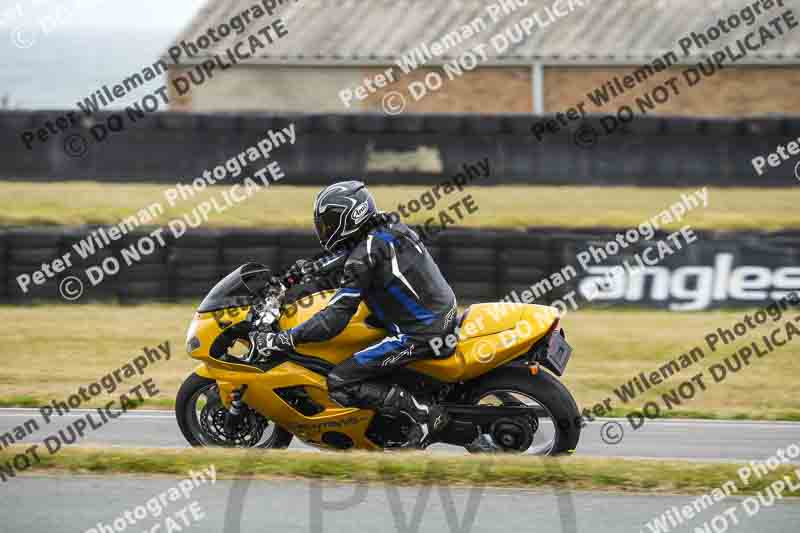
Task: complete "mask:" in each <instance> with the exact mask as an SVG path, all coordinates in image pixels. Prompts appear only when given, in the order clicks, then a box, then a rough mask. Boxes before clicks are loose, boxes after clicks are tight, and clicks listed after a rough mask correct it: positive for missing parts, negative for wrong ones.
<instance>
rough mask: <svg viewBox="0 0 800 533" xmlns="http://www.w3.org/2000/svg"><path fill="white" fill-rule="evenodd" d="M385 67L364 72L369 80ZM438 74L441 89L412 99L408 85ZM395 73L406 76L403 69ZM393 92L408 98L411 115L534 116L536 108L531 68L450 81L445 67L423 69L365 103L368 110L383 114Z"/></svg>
mask: <svg viewBox="0 0 800 533" xmlns="http://www.w3.org/2000/svg"><path fill="white" fill-rule="evenodd" d="M384 70H385V68H374V69H364V70H363V75H364V76H365V77H370V78H372V77H374V76H376V75H377V74H380V73H382V72H384ZM433 71H436V72H438V73H439V75H440V76H441V78H442V80H443V84H442V87H441V89H438V90H436V91H430V90H429V91H428V94H427V95H425V96H424V97H423V98H421V99H420V100H419V101H414V100H413V98H411V97H410V96H409V91H408V89H407V86H408V84H409V83H411V82H413V81H419V82H423V80H424V78H425V76H426V75H427V74H428V73H430V72H433ZM394 72H395V74H396V75H397V74H402V71H401V70H400V69H399V68H395V69H394ZM389 91H399V92H401V93H402V94H403V96H404V97H405V98H406V103H407V107H406V112H409V113H530V112H531V110H532V109H533V103H532V102H533V97H532V95H531V69H530V68H525V67H522V68H517V67H514V68H511V67H509V68H486V69H481V68H477V69H475V70H472V71H467V72H464V73H463V75H461V76H458V77H454V78H453V79H452V80H450V79H449V78H448V76H447V74H445V73H444V71H443V70H442V69H441V68H438V67H430V68H420V69H417V70H415V71H413V72H410V73H409V74H406V75H403V77H402V78H396V81H395V83H393V84H390V85H387V86H386V87H384V88H382V89H378V90H377V91H376V92H375V93H372V94H371V95H370V96H369V97H368V98H367V99H366V100H364V101H363V102H361V108H362V110H364V111H381V99H382V98H383V96H384V94H386V93H387V92H389Z"/></svg>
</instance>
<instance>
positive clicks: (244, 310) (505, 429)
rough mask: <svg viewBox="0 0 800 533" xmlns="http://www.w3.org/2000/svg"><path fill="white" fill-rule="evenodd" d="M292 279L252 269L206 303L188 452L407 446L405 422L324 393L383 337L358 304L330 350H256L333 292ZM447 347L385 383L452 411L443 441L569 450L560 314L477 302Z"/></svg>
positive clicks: (569, 406)
mask: <svg viewBox="0 0 800 533" xmlns="http://www.w3.org/2000/svg"><path fill="white" fill-rule="evenodd" d="M285 279H286V274H285V273H284V274H282V275H278V276H274V275H273V274H272V272H270V270H269V269H268V268H267V267H265V266H263V265H258V264H254V263H248V264H245V265H242V266H240V267H239V268H237V269H236V270H234V271H233V272H231V273H230V274H228V275H227V276H226V277H225V278H223V279H222V280H220V281H219V282H218V283H217V284H216V285H215V286H214V287H213V288H212V289H211V291H210V292H209V293H208V294H207V295H206V297H205V299H204V300H203V301H202V303H201V304H200V307H199V308H198V309H197V312H196V314H195V315H194V319H193V320H192V323H191V325H190V326H189V331H188V333H187V337H186V350H187V352H188V354H189V356H190V357H192V358H194V359H197V360H199V361H200V364H199V365H198V366H197V367H196V368H195V370H194V372H193V373H192V374H191V375H189V377H188V378H187V379H186V380H185V381H184V383H183V385H182V386H181V388H180V390H179V391H178V395H177V399H176V404H175V412H176V416H177V420H178V425H179V426H180V429H181V432H182V433H183V435H184V437H185V438H186V440H187V441H188V442H189V443H190V444H191V445H193V446H230V447H246V448H252V447H259V448H286V447H287V446H289V444H290V442H291V441H292V438H293V437H295V436H296V437H298V438H299V439H300V440H302V441H303V442H305V443H307V444H309V445H312V446H315V447H320V448H327V449H363V450H383V449H391V448H396V447H401V446H402V445H403V444H405V443H406V442H407V438H406V436H407V433H408V430H409V428H410V424H411V421H410V420H409V419H407V418H406V416H405V415H403V414H401V413H387V412H381V411H375V410H372V409H361V408H356V407H343V406H341V405H339V404H338V403H337V402H336V401H334V400H332V399H331V398H330V397H329V396H328V390H327V386H326V375H327V374H328V373H329V372H330V370H331V369H332V368H333V367H334V366H335V365H336V364H338V363H340V362H342V361H343V360H344V359H346V358H347V357H350V356H351V355H352V354H354V353H355V352H357V351H359V350H361V349H363V348H366V347H367V346H369V345H371V344H373V343H375V342H377V341H378V340H380V339H381V338H383V337H385V336H386V335H387V332H386V331H385V330H384V329H383V327H382V326H381V324H380V322H379V321H378V320H377V318H376V317H374V315H372V314H371V313H370V311H369V308H368V307H367V306H366V304H364V303H363V302H362V303H361V305H360V306H359V308H358V311H357V312H356V314H355V315H354V316H353V317H352V319H351V320H350V322H349V324H348V325H347V327H346V328H345V329H344V330H343V331H342V332H341V333H340V334H339V335H337V336H336V337H334V338H333V339H331V340H329V341H326V342H319V343H310V344H303V345H298V346H296V348H295V351H294V352H291V353H285V352H273V353H272V354H270V355H269V356H267V357H264V356H262V355H260V354H259V353H258V352H257V350H256V349H255V342H254V340H253V335H254V332H255V328H256V327H260V328H262V329H263V328H264V327H267V328H271V329H272V330H273V331H278V330H285V329H288V328H291V327H294V326H296V325H297V324H300V323H302V322H304V321H305V320H307V319H308V318H310V317H311V316H312V315H313V314H314V313H316V312H317V311H318V310H319V309H321V308H323V307H324V306H325V305H326V304H327V302H328V300H330V298H331V297H332V296H333V294H334V293H335V290H331V289H328V288H325V287H324V285H319V284H317V285H315V283H314V282H313V281H311V282H309V283H296V284H295V285H292V286H291V287H288V285H289V284H288V283H286V282H285ZM441 344H443V345H446V346H450V347H451V350H448V351H452V347H455V350H454V351H452V354H451V355H449V356H447V357H443V358H431V359H424V360H417V361H414V362H411V363H409V364H408V365H406V366H404V367H402V368H400V369H399V370H397V371H394V372H392V373H391V374H390V375H388V376H385V377H383V378H381V379H383V380H386V381H387V382H391V383H393V384H398V385H401V386H403V387H405V388H407V389H408V390H409V391H411V392H412V393H413V394H414V395H415V396H416V397H418V398H425V399H426V400H428V401H433V402H437V403H438V404H439V405H441V406H442V407H443V408H444V409H446V411H447V413H448V416H449V422H448V424H447V425H446V426H445V427H444V428H443V429H442V430H440V431H439V432H438V433H437V438H438V442H442V443H445V444H451V445H457V446H463V447H465V448H466V449H467V450H469V451H472V452H487V451H488V452H517V453H519V452H526V453H533V454H539V455H557V454H564V453H572V452H574V450H575V448H576V446H577V443H578V438H579V436H580V429H581V418H580V414H579V411H578V407H577V405H576V403H575V400H574V398H573V397H572V395H571V394H570V392H569V391H568V390H567V389H566V388H565V387H564V385H563V384H561V382H560V381H559V380H558V379H557V378H556V377H555V375H558V376H561V375H562V374H563V372H564V369H565V367H566V365H567V362H568V361H569V358H570V355H571V353H572V349H571V348H570V346H569V344H567V342H566V340H565V336H564V331H563V330H562V329H561V327H560V317H559V314H558V311H557V310H556V309H555V308H553V307H548V306H540V305H531V304H514V303H484V304H474V305H471V306H470V307H468V308H467V309H466V310H465V311H464V312H463V314H462V315H461V317H460V318H459V319H458V325H457V328H456V331H455V333H453V334H452V335H451V336H449V338H445V339H441ZM445 349H446V348H445ZM554 374H555V375H554Z"/></svg>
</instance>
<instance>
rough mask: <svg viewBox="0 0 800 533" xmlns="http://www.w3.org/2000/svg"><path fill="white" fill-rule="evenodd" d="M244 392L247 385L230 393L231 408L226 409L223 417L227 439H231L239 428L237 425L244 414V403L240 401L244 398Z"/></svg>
mask: <svg viewBox="0 0 800 533" xmlns="http://www.w3.org/2000/svg"><path fill="white" fill-rule="evenodd" d="M246 390H247V385H242V386H241V387H240V388H238V389H235V390H234V391H233V392H232V393H231V406H230V407H229V408H228V412H227V414H226V415H225V425H224V428H223V429H224V431H225V435H227V436H228V437H231V436H233V435H234V434H235V433H236V429H237V428H238V427H239V424H240V422H241V420H242V414H243V413H244V402H243V401H242V396H244V392H245V391H246Z"/></svg>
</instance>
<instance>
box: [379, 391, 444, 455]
mask: <svg viewBox="0 0 800 533" xmlns="http://www.w3.org/2000/svg"><path fill="white" fill-rule="evenodd" d="M383 405H384V406H385V407H386V408H388V409H394V410H397V411H400V412H401V413H403V414H405V415H406V416H408V417H409V418H410V419H411V421H412V422H413V423H414V424H413V425H412V426H411V429H410V430H409V432H408V436H407V438H408V441H407V442H406V444H404V445H403V448H418V449H420V450H423V449H425V448H426V447H427V446H428V445H429V444H431V442H433V441H434V437H435V436H436V434H437V433H438V432H439V431H440V430H442V429H443V428H444V427H445V426H446V425H447V422H448V418H447V413H446V412H445V411H444V409H442V408H441V407H439V406H438V405H435V404H428V403H425V402H420V401H419V400H417V399H416V398H414V396H413V395H412V394H411V393H410V392H408V391H407V390H405V389H403V388H402V387H399V386H397V385H395V386H393V387H392V388H391V389H390V390H389V393H388V394H387V395H386V398H385V399H384V400H383Z"/></svg>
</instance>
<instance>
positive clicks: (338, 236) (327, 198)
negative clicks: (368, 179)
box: [314, 181, 377, 251]
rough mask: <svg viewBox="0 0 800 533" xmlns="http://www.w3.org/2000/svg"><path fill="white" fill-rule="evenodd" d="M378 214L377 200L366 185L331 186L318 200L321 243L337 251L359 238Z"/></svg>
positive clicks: (316, 220) (344, 183) (316, 221)
mask: <svg viewBox="0 0 800 533" xmlns="http://www.w3.org/2000/svg"><path fill="white" fill-rule="evenodd" d="M375 213H377V209H376V208H375V200H373V199H372V195H371V194H370V193H369V191H367V187H366V186H365V185H364V184H363V183H362V182H360V181H340V182H337V183H334V184H333V185H329V186H328V187H326V188H324V189H322V191H321V192H320V193H319V194H318V195H317V199H316V200H315V201H314V227H315V228H316V230H317V238H318V239H319V243H320V244H321V245H322V247H323V248H325V249H326V250H328V251H333V250H334V249H335V248H337V247H338V246H341V245H342V244H343V243H344V242H345V241H347V240H348V239H350V238H353V237H355V236H358V235H359V233H360V232H359V230H361V229H362V228H363V227H364V226H365V225H366V224H367V222H368V221H369V220H370V219H372V217H373V216H374V215H375Z"/></svg>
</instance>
